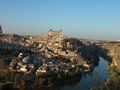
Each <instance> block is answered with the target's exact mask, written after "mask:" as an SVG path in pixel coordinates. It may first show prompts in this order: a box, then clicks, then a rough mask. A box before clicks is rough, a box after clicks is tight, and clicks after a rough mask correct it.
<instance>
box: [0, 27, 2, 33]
mask: <svg viewBox="0 0 120 90" xmlns="http://www.w3.org/2000/svg"><path fill="white" fill-rule="evenodd" d="M0 34H2V26H1V25H0Z"/></svg>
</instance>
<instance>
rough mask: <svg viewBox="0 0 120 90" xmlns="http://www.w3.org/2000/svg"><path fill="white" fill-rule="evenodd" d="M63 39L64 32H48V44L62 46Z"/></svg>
mask: <svg viewBox="0 0 120 90" xmlns="http://www.w3.org/2000/svg"><path fill="white" fill-rule="evenodd" d="M62 39H63V33H62V30H60V31H53V30H52V29H50V30H49V32H48V42H49V43H51V44H56V45H60V46H61V42H62Z"/></svg>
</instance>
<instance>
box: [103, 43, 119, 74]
mask: <svg viewBox="0 0 120 90" xmlns="http://www.w3.org/2000/svg"><path fill="white" fill-rule="evenodd" d="M101 47H102V48H103V49H104V51H103V54H104V55H105V56H106V57H107V58H108V60H110V61H111V64H110V68H114V69H115V70H116V71H118V72H120V43H103V44H101Z"/></svg>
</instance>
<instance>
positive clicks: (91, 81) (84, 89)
mask: <svg viewBox="0 0 120 90" xmlns="http://www.w3.org/2000/svg"><path fill="white" fill-rule="evenodd" d="M108 77H109V72H108V62H107V61H106V60H104V59H103V58H101V57H100V61H99V65H98V66H97V67H95V68H94V70H93V72H90V73H89V74H85V75H83V76H82V78H81V79H79V80H77V81H75V82H72V83H71V82H70V83H68V84H67V85H66V84H65V85H59V86H57V87H52V88H44V89H43V88H39V89H38V90H90V89H91V88H94V87H96V86H100V85H102V84H103V82H104V81H105V80H106V79H108Z"/></svg>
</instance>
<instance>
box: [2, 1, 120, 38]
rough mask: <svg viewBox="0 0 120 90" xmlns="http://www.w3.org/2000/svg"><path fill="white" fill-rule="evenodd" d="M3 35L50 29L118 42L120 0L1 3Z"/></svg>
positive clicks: (119, 32) (45, 31) (35, 32)
mask: <svg viewBox="0 0 120 90" xmlns="http://www.w3.org/2000/svg"><path fill="white" fill-rule="evenodd" d="M0 25H1V26H2V28H3V32H4V33H16V34H25V35H27V34H35V35H36V34H41V33H47V32H48V31H49V30H50V29H53V30H57V31H58V30H60V29H62V30H63V33H65V35H69V36H73V37H79V38H87V39H102V40H103V39H104V40H118V39H120V0H0Z"/></svg>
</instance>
